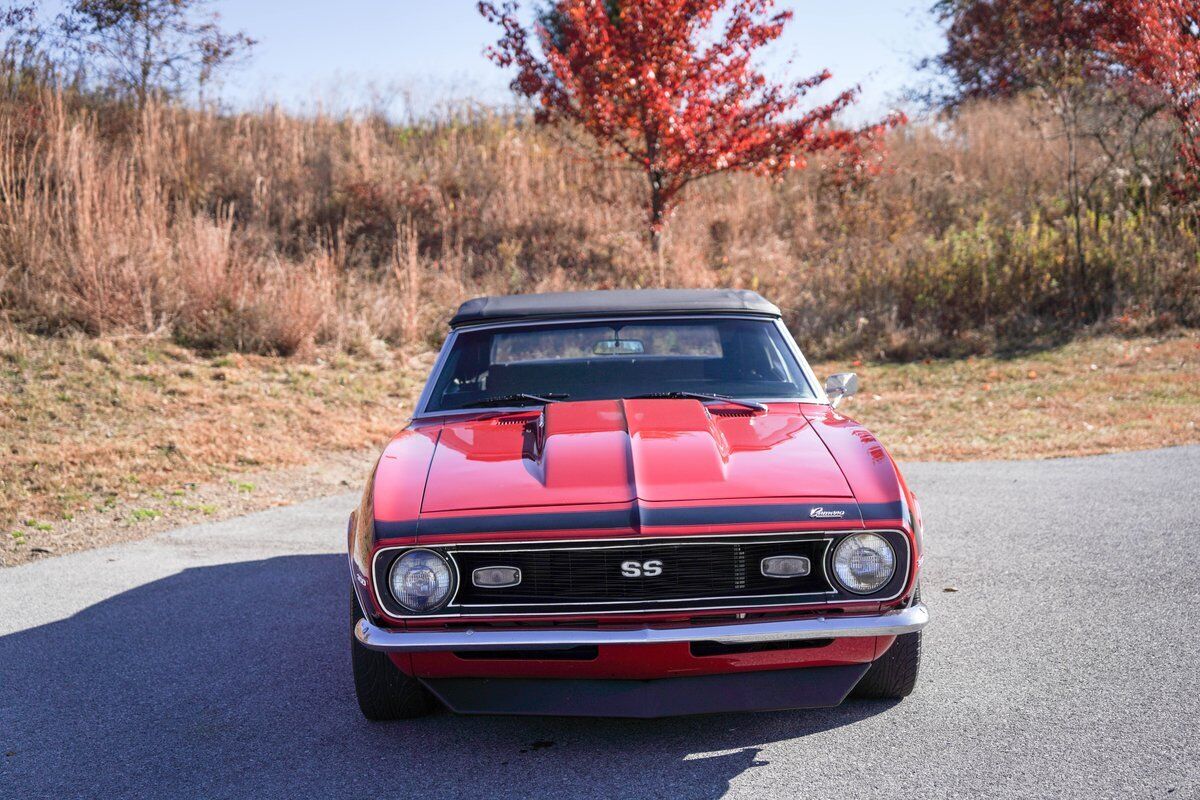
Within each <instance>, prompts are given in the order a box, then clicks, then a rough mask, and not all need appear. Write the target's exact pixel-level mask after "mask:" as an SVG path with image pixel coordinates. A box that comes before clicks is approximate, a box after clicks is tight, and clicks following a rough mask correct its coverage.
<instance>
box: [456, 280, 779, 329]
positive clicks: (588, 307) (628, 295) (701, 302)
mask: <svg viewBox="0 0 1200 800" xmlns="http://www.w3.org/2000/svg"><path fill="white" fill-rule="evenodd" d="M731 311H732V312H737V313H741V314H761V315H763V316H767V317H778V316H779V315H780V314H779V309H778V308H776V307H775V306H774V305H772V304H771V303H768V302H767V301H766V300H764V299H763V298H762V297H761V296H760V295H759V294H758V293H757V292H751V291H747V290H745V289H611V290H605V291H593V292H550V293H547V294H511V295H505V296H501V297H476V298H475V299H474V300H468V301H467V302H465V303H463V304H462V305H461V306H459V307H458V313H456V314H455V315H454V316H453V317H452V318H451V320H450V327H451V328H460V327H462V326H464V325H475V324H478V323H481V322H514V321H518V320H526V319H528V320H535V319H568V318H571V317H584V316H599V317H609V316H624V317H628V316H642V315H646V314H655V315H658V314H664V315H669V314H698V313H705V312H731Z"/></svg>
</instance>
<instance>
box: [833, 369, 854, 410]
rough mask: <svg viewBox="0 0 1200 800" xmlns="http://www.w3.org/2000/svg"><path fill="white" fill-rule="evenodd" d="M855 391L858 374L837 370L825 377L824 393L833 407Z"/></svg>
mask: <svg viewBox="0 0 1200 800" xmlns="http://www.w3.org/2000/svg"><path fill="white" fill-rule="evenodd" d="M857 391H858V376H857V375H855V374H854V373H853V372H839V373H838V374H836V375H830V376H829V377H828V378H826V379H825V394H826V395H828V396H829V404H830V405H831V406H833V407H834V408H837V405H838V403H840V402H842V400H844V399H845V398H847V397H849V396H850V395H852V394H854V393H855V392H857Z"/></svg>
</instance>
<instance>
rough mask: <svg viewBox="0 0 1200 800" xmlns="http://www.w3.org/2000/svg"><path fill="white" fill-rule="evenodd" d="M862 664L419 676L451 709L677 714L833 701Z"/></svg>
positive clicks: (840, 697)
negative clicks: (587, 676) (687, 672)
mask: <svg viewBox="0 0 1200 800" xmlns="http://www.w3.org/2000/svg"><path fill="white" fill-rule="evenodd" d="M870 666H871V665H870V664H848V665H845V666H838V667H806V668H803V669H775V670H766V671H762V672H735V673H728V674H724V675H695V676H686V677H680V678H658V679H655V680H648V681H638V680H613V679H606V680H578V679H574V678H565V679H564V678H558V679H548V678H422V679H420V680H421V683H423V684H424V685H425V687H426V688H428V689H429V691H431V692H432V693H433V694H434V695H436V696H437V698H438V699H439V700H441V701H442V703H444V704H445V705H446V706H447V707H448V708H449V709H450V710H451V711H455V712H457V713H459V714H517V715H526V716H530V715H532V716H571V717H638V718H643V719H651V718H655V717H677V716H683V715H686V714H718V713H726V712H739V711H775V710H781V709H795V708H827V707H829V706H836V705H838V704H839V703H841V702H842V701H843V700H844V699H846V695H848V694H849V693H850V690H851V689H853V688H854V686H855V685H856V684H857V683H858V681H859V680H860V679H861V678H862V676H863V675H864V674H866V671H867V670H868V669H869V668H870Z"/></svg>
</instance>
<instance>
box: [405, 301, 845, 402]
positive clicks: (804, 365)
mask: <svg viewBox="0 0 1200 800" xmlns="http://www.w3.org/2000/svg"><path fill="white" fill-rule="evenodd" d="M613 319H614V318H613V317H609V316H580V317H577V318H575V317H573V318H570V319H553V320H516V321H510V322H484V323H480V324H478V325H464V326H463V327H461V328H455V329H454V330H452V331H451V332H450V335H449V336H447V337H446V341H445V342H444V343H443V344H442V349H441V350H440V351H439V352H438V356H437V359H436V360H435V361H434V363H433V367H432V368H431V369H430V371H429V377H428V378H427V379H426V380H425V387H424V388H423V389H422V390H421V396H420V397H419V398H418V399H417V406H416V410H415V411H414V412H413V416H412V418H413V419H414V420H424V419H437V418H440V417H450V416H463V415H473V414H481V413H501V414H502V413H508V412H515V411H528V410H529V409H530V406H528V405H518V406H489V407H474V408H450V409H444V410H441V411H427V410H426V409H427V408H428V406H429V402H430V400H431V399H432V398H431V395H432V394H433V387H434V385H435V384H436V383H437V378H438V376H439V375H440V374H441V372H442V369H443V368H444V367H445V365H446V360H447V358H448V357H449V355H450V351H451V350H452V349H453V348H454V343H455V342H456V341H457V340H458V336H459V334H460V333H467V332H475V331H480V330H503V329H505V328H531V327H544V326H556V325H558V326H561V325H564V324H575V323H592V322H611V321H613ZM620 319H621V320H622V321H642V322H648V321H660V320H667V321H675V322H678V321H680V320H681V319H750V320H755V321H758V322H769V323H772V324H774V325H775V327H776V329H777V330H778V331H779V333H780V335H781V336H782V337H783V340H784V342H785V344H786V345H787V346H788V347H789V348H790V349H791V352H792V355H793V356H794V357H795V359H796V363H797V364H799V366H800V374H801V375H802V376H803V378H804V381H805V383H807V384H808V388H809V391H811V392H812V395H813V396H812V397H738V398H736V399H738V400H747V401H751V402H756V403H815V404H818V405H829V398H828V397H826V395H825V390H824V389H823V388H822V387H821V383H820V381H818V380H817V376H816V374H815V373H814V372H813V369H812V367H811V366H810V365H809V363H808V359H807V358H805V357H804V353H803V352H801V350H800V346H799V345H798V344H797V343H796V339H795V337H793V336H792V333H791V331H789V330H788V329H787V326H786V325H784V324H783V320H782V319H780V318H778V317H767V316H764V315H762V314H739V313H728V314H711V313H710V314H664V315H655V314H646V315H637V316H629V317H626V316H622V317H620Z"/></svg>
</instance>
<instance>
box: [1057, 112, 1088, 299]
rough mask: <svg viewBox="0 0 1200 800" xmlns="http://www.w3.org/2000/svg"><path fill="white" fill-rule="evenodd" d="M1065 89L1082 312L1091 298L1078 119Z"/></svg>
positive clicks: (1070, 189)
mask: <svg viewBox="0 0 1200 800" xmlns="http://www.w3.org/2000/svg"><path fill="white" fill-rule="evenodd" d="M1067 92H1068V93H1067V94H1066V95H1065V96H1064V98H1063V101H1062V104H1061V106H1062V108H1063V111H1064V113H1063V132H1064V133H1065V135H1066V137H1067V191H1068V194H1069V202H1070V207H1071V221H1072V223H1073V224H1074V228H1075V230H1074V234H1075V281H1076V298H1077V302H1078V304H1079V305H1078V308H1077V310H1078V311H1079V312H1080V313H1083V314H1086V313H1090V311H1091V307H1092V299H1091V298H1090V297H1089V296H1088V295H1089V289H1088V285H1087V278H1088V268H1087V258H1086V256H1084V253H1083V197H1082V192H1081V190H1080V180H1079V141H1078V140H1079V128H1078V126H1079V120H1078V109H1077V107H1076V104H1075V102H1074V98H1072V97H1070V94H1069V92H1070V90H1069V89H1068V90H1067Z"/></svg>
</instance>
